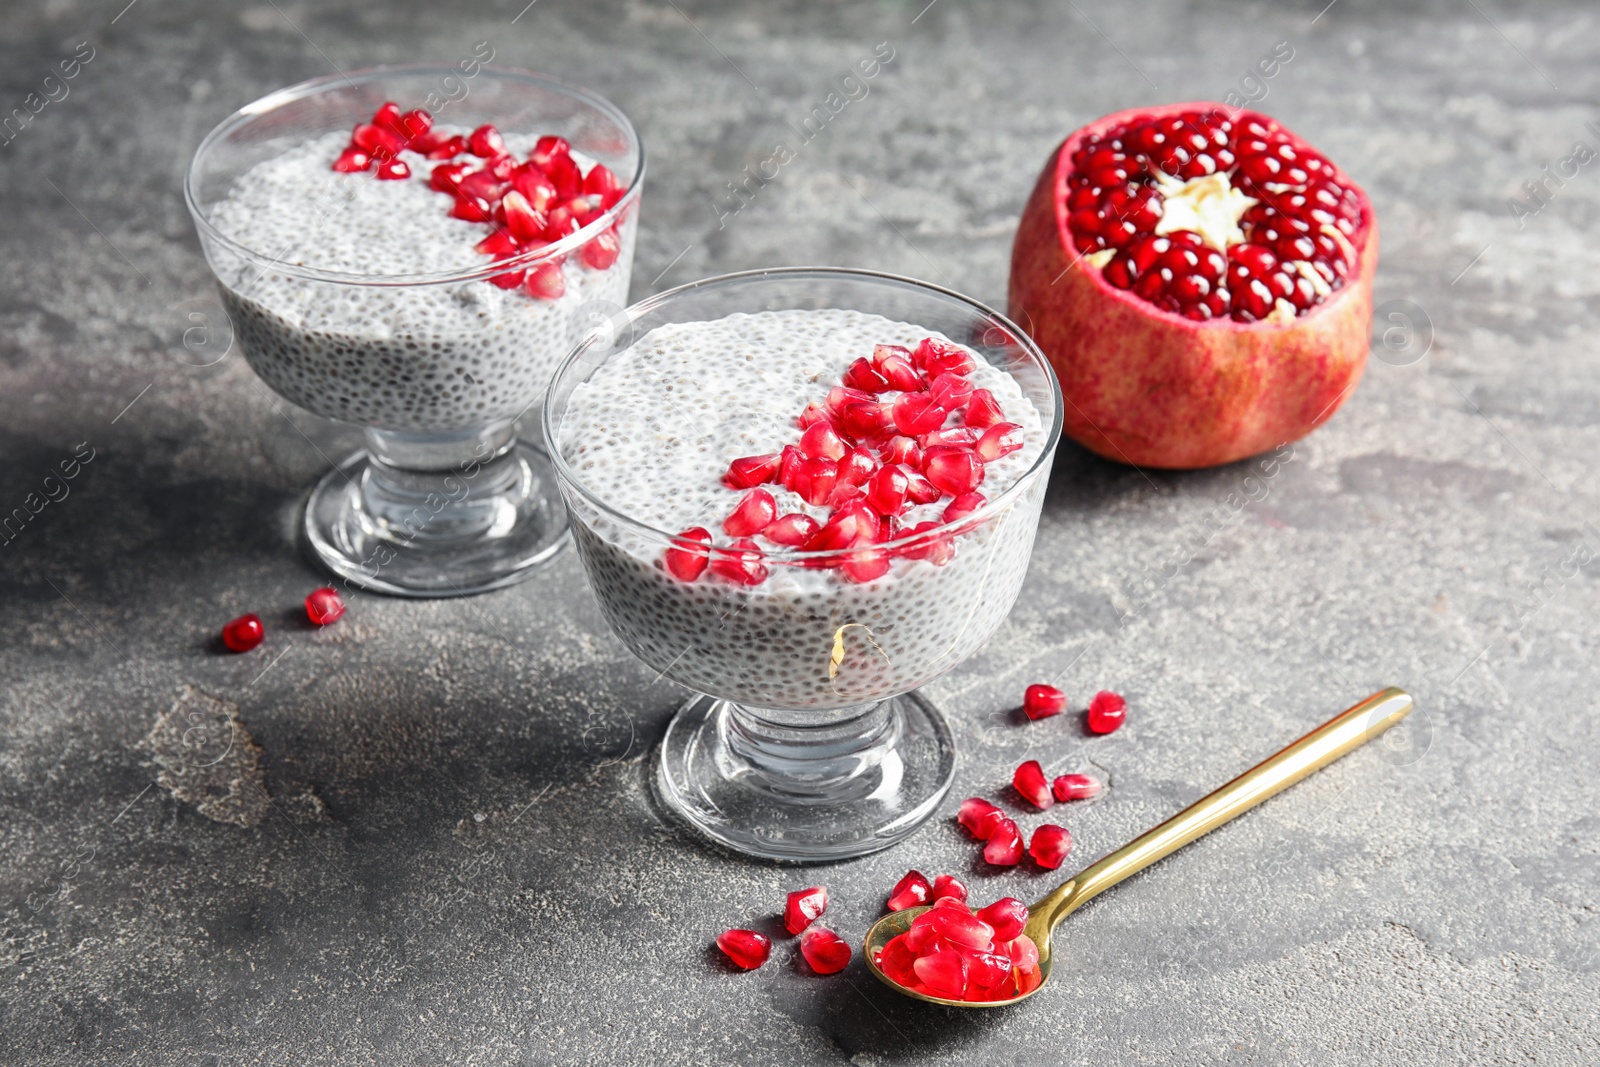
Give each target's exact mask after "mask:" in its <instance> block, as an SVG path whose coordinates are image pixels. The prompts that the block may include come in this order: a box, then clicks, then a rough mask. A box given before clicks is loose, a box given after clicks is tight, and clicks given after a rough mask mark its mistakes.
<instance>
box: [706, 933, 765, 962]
mask: <svg viewBox="0 0 1600 1067" xmlns="http://www.w3.org/2000/svg"><path fill="white" fill-rule="evenodd" d="M717 947H718V948H720V949H721V950H722V952H723V955H725V956H727V957H728V959H730V960H732V961H733V965H734V966H735V967H741V968H743V969H744V970H747V971H753V970H755V969H756V968H757V967H759V966H761V965H762V964H763V963H766V962H767V957H768V956H770V955H772V941H771V939H770V938H768V937H767V935H765V934H758V933H756V932H755V931H754V930H724V931H723V932H722V933H721V934H719V935H718V936H717Z"/></svg>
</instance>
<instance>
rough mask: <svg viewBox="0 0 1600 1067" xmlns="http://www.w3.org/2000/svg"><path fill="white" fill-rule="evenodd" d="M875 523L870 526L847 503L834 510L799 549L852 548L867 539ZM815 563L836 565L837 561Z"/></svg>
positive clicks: (823, 550)
mask: <svg viewBox="0 0 1600 1067" xmlns="http://www.w3.org/2000/svg"><path fill="white" fill-rule="evenodd" d="M876 525H877V524H876V523H875V522H874V523H872V524H871V525H870V526H869V525H867V524H866V523H865V522H864V521H863V519H862V517H861V514H860V512H859V511H857V510H856V509H854V508H851V507H849V506H848V505H847V506H845V507H844V508H841V509H840V510H839V511H837V512H835V513H834V515H833V517H832V518H830V519H829V520H828V521H827V522H826V523H824V524H823V525H822V527H821V528H820V529H818V530H817V532H816V533H815V534H813V535H812V536H811V537H810V538H809V539H807V540H806V542H805V543H804V544H802V545H801V546H800V549H801V551H803V552H837V551H838V550H839V549H842V548H853V547H855V546H856V545H858V544H860V543H861V542H862V541H863V540H869V539H870V538H871V537H872V535H873V533H875V532H876ZM815 565H816V566H836V565H837V561H827V562H821V563H817V564H815Z"/></svg>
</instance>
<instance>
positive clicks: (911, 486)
mask: <svg viewBox="0 0 1600 1067" xmlns="http://www.w3.org/2000/svg"><path fill="white" fill-rule="evenodd" d="M943 495H944V494H943V493H942V492H940V490H939V488H938V486H936V485H934V484H933V483H932V482H930V481H928V479H927V478H925V477H923V476H922V475H921V474H919V473H917V472H916V471H911V470H908V471H906V497H907V498H908V499H910V501H911V502H912V503H913V504H932V503H935V502H936V501H938V499H939V498H940V497H942V496H943Z"/></svg>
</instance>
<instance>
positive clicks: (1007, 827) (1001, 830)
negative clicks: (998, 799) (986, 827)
mask: <svg viewBox="0 0 1600 1067" xmlns="http://www.w3.org/2000/svg"><path fill="white" fill-rule="evenodd" d="M983 858H984V859H985V860H987V861H988V862H990V863H993V864H995V865H996V866H998V867H1015V866H1016V865H1017V864H1019V863H1021V862H1022V831H1021V830H1019V829H1017V824H1016V823H1015V822H1013V821H1012V820H1011V819H1001V820H1000V821H999V822H998V823H996V824H995V828H994V831H993V832H992V833H991V834H990V835H989V842H988V844H986V845H984V846H983Z"/></svg>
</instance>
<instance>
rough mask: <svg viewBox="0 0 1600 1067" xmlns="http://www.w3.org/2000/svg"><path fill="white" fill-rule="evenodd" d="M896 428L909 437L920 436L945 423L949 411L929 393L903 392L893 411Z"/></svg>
mask: <svg viewBox="0 0 1600 1067" xmlns="http://www.w3.org/2000/svg"><path fill="white" fill-rule="evenodd" d="M891 413H892V415H893V417H894V425H895V428H896V429H898V430H899V431H900V432H901V433H903V434H905V435H907V436H908V437H920V436H922V435H923V434H925V433H930V432H932V431H934V430H937V429H938V428H939V427H941V426H943V425H944V420H945V419H946V418H947V417H949V414H950V413H949V412H948V411H947V410H945V409H944V408H942V407H940V406H939V405H938V404H937V403H936V402H935V401H934V399H933V397H931V396H929V395H928V394H927V393H902V394H900V399H899V400H896V401H895V402H894V407H893V408H892V411H891Z"/></svg>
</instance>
